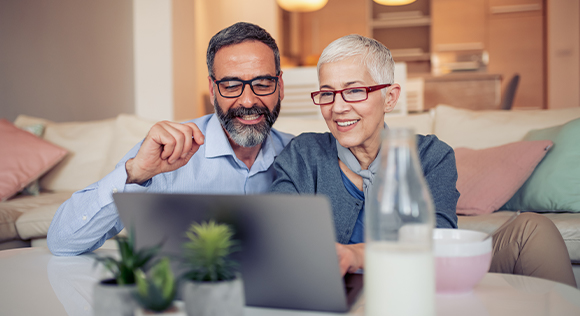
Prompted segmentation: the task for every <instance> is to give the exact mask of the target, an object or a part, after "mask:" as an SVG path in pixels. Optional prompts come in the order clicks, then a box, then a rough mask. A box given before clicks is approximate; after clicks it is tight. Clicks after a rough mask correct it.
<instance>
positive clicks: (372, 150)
mask: <svg viewBox="0 0 580 316" xmlns="http://www.w3.org/2000/svg"><path fill="white" fill-rule="evenodd" d="M379 147H380V144H376V145H375V146H370V147H364V146H358V147H352V148H350V152H352V154H353V155H354V156H355V157H356V159H357V160H358V163H359V164H360V168H361V169H362V170H367V169H368V168H369V166H370V165H371V163H372V162H373V161H375V159H376V158H377V155H378V154H379Z"/></svg>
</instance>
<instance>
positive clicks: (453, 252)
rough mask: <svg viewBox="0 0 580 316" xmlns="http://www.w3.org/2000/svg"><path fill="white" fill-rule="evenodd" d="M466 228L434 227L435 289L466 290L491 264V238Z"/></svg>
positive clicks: (471, 287) (480, 277)
mask: <svg viewBox="0 0 580 316" xmlns="http://www.w3.org/2000/svg"><path fill="white" fill-rule="evenodd" d="M485 236H486V234H485V233H482V232H478V231H473V230H465V229H444V228H437V229H434V230H433V248H434V253H435V284H436V288H437V293H441V294H443V293H448V294H457V293H467V292H470V291H471V290H472V289H473V287H474V286H475V285H476V284H477V283H479V281H481V279H482V278H483V276H484V275H485V274H486V273H487V272H488V271H489V266H490V264H491V238H488V239H487V240H485V241H484V240H483V238H485Z"/></svg>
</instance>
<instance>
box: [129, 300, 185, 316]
mask: <svg viewBox="0 0 580 316" xmlns="http://www.w3.org/2000/svg"><path fill="white" fill-rule="evenodd" d="M173 307H174V308H173V309H171V308H170V309H168V310H166V311H164V312H159V313H155V312H151V311H147V310H145V309H144V308H143V307H138V308H137V309H136V310H135V316H187V313H186V312H185V303H183V302H182V301H175V302H173Z"/></svg>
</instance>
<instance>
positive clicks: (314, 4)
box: [276, 0, 328, 12]
mask: <svg viewBox="0 0 580 316" xmlns="http://www.w3.org/2000/svg"><path fill="white" fill-rule="evenodd" d="M276 1H277V2H278V5H279V6H280V7H282V9H284V10H286V11H292V12H310V11H316V10H320V9H322V7H324V6H325V5H326V3H327V2H328V0H276Z"/></svg>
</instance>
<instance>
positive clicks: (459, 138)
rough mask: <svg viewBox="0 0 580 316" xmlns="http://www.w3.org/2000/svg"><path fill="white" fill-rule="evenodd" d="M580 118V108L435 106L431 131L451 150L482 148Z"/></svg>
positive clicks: (520, 138)
mask: <svg viewBox="0 0 580 316" xmlns="http://www.w3.org/2000/svg"><path fill="white" fill-rule="evenodd" d="M578 117H580V107H577V108H569V109H554V110H512V111H496V110H494V111H471V110H465V109H459V108H453V107H450V106H446V105H438V106H437V108H436V111H435V120H434V131H435V135H437V137H439V139H441V140H443V141H444V142H446V143H447V144H449V145H450V146H451V147H453V148H457V147H467V148H472V149H482V148H489V147H495V146H500V145H504V144H508V143H512V142H516V141H520V140H522V139H523V138H524V136H525V135H526V133H527V132H529V131H530V130H532V129H541V128H546V127H550V126H555V125H560V124H564V123H566V122H568V121H570V120H573V119H575V118H578Z"/></svg>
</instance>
